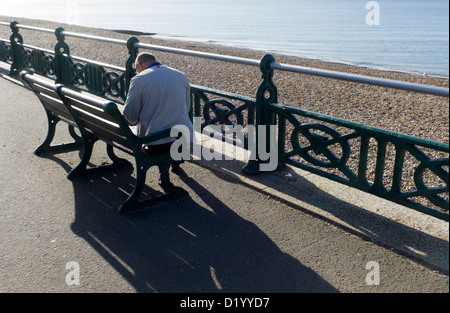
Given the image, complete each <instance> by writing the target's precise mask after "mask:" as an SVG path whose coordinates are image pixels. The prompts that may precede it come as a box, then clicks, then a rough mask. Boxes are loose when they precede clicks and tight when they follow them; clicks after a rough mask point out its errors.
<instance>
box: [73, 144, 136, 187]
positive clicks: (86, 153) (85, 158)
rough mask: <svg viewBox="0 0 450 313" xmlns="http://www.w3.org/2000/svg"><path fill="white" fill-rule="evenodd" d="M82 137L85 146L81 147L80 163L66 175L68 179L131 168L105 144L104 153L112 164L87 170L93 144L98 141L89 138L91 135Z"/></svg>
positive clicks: (126, 161) (129, 164) (112, 148)
mask: <svg viewBox="0 0 450 313" xmlns="http://www.w3.org/2000/svg"><path fill="white" fill-rule="evenodd" d="M84 137H85V141H84V142H85V144H84V146H83V151H82V156H81V161H80V163H79V164H78V165H77V166H76V167H75V168H74V169H72V170H71V171H70V172H69V173H68V174H67V177H68V178H69V179H73V178H75V177H79V176H82V175H86V174H95V173H99V172H102V171H105V170H112V169H115V168H121V167H126V166H133V164H131V163H130V162H129V161H128V160H125V159H122V158H119V157H118V156H117V155H116V154H115V153H114V147H112V146H110V145H108V144H107V145H106V152H107V153H108V156H109V158H110V159H111V160H112V162H113V163H112V164H106V165H100V166H97V167H92V168H87V166H88V164H89V160H90V159H91V156H92V151H93V147H94V144H95V142H96V141H97V140H98V139H97V138H96V137H95V136H91V135H85V136H84Z"/></svg>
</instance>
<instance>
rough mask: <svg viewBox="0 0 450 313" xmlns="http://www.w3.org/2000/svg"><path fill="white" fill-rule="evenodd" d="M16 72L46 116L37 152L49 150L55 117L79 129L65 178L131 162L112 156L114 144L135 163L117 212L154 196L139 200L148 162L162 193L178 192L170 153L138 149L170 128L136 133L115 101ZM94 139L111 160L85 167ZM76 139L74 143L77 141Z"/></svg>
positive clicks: (36, 76)
mask: <svg viewBox="0 0 450 313" xmlns="http://www.w3.org/2000/svg"><path fill="white" fill-rule="evenodd" d="M20 76H21V78H22V79H23V80H24V81H25V82H27V84H28V85H30V87H31V88H32V89H33V90H34V92H35V93H36V95H37V96H38V97H39V99H40V100H41V102H42V104H43V106H44V108H45V111H46V113H47V116H48V119H49V134H48V135H47V139H46V141H45V142H44V143H45V145H44V144H42V145H41V146H40V148H38V150H39V151H40V152H52V151H53V149H49V148H48V147H49V146H50V142H51V139H52V138H53V135H54V131H55V130H54V124H56V122H57V121H59V120H63V121H65V122H67V123H68V124H69V125H70V127H72V130H71V132H73V127H74V126H76V127H77V128H78V130H79V132H80V133H81V138H82V140H81V142H82V149H81V160H80V163H79V164H78V165H77V166H76V167H75V168H73V169H72V170H71V171H70V172H69V173H68V174H67V177H68V178H69V179H74V178H75V177H78V176H80V175H85V174H87V173H92V172H98V171H99V170H104V169H105V168H110V167H117V166H124V165H125V166H126V165H131V164H130V162H128V161H127V160H125V159H122V158H119V157H117V156H116V154H115V153H114V148H117V149H119V150H121V151H124V152H126V153H128V154H129V155H132V156H133V157H134V159H135V163H136V164H135V165H136V183H135V186H134V189H133V191H132V193H131V194H130V196H129V197H128V199H126V201H125V202H123V203H122V204H121V205H120V207H119V209H118V212H119V213H121V212H125V211H128V210H131V209H134V208H137V207H141V206H143V205H146V204H148V203H149V202H151V201H153V200H155V197H152V198H149V199H142V200H139V196H140V194H141V191H142V188H143V187H144V185H145V179H146V174H147V171H148V170H149V169H150V167H152V166H158V167H159V170H160V173H161V180H160V185H161V187H162V188H163V189H164V191H165V194H164V195H162V196H168V195H170V194H175V193H178V194H179V188H178V189H177V188H175V187H174V186H173V185H172V184H171V182H170V177H169V168H170V166H171V165H172V163H173V162H174V160H173V159H172V157H171V155H170V153H164V154H160V155H155V156H150V155H148V154H146V153H145V152H144V151H143V150H142V149H141V148H142V145H148V144H150V143H151V142H153V141H156V140H159V139H162V138H166V137H170V129H165V130H163V131H160V132H157V133H154V134H152V135H149V136H146V137H137V136H136V135H135V134H134V133H133V131H132V130H131V128H130V126H129V124H128V122H127V121H126V120H125V118H124V117H123V115H122V113H121V111H120V110H119V109H118V107H117V105H116V103H114V102H112V101H109V100H106V99H103V98H100V97H96V96H93V95H90V94H89V93H86V92H81V91H79V90H74V89H71V88H68V87H65V86H63V85H61V84H55V83H54V82H52V81H49V80H46V79H44V78H42V77H40V76H38V75H36V74H29V73H26V72H22V73H21V75H20ZM55 96H56V97H55ZM49 138H50V139H49ZM98 140H101V141H104V142H105V143H106V144H107V153H108V156H109V157H110V159H111V160H112V162H113V163H112V164H109V165H107V166H105V165H103V166H99V167H94V168H88V164H89V160H90V158H91V156H92V152H93V147H94V144H95V143H96V142H97V141H98ZM76 143H77V144H78V141H77V142H76ZM63 146H67V145H63ZM175 191H176V192H175ZM162 196H159V197H157V198H161V197H162Z"/></svg>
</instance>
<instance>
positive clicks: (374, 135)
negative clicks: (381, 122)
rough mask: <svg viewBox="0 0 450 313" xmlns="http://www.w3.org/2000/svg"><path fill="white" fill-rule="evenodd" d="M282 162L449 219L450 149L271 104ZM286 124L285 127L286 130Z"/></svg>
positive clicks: (414, 138)
mask: <svg viewBox="0 0 450 313" xmlns="http://www.w3.org/2000/svg"><path fill="white" fill-rule="evenodd" d="M271 108H272V110H273V111H274V112H275V113H276V114H277V118H278V121H279V126H280V127H279V130H278V131H279V138H286V139H285V141H284V142H282V143H280V144H279V145H278V147H279V148H280V149H281V150H280V151H279V158H280V160H281V162H282V163H286V164H290V165H293V166H296V167H299V168H302V169H305V170H308V171H310V172H313V173H316V174H319V175H321V176H325V177H327V178H330V179H332V180H335V181H338V182H340V183H344V184H346V185H349V186H352V187H355V188H358V189H360V190H363V191H366V192H369V193H371V194H374V195H377V196H380V197H382V198H385V199H388V200H391V201H394V202H397V203H400V204H402V205H405V206H408V207H410V208H413V209H416V210H419V211H421V212H424V213H427V214H430V215H433V216H436V217H438V218H441V219H444V220H447V221H448V219H449V215H448V214H449V186H448V182H449V147H448V145H446V144H443V143H439V142H434V141H429V140H424V139H422V138H417V137H412V136H408V135H404V134H399V133H395V132H390V131H387V130H383V129H378V128H375V127H369V126H365V125H362V124H358V123H354V122H350V121H346V120H342V119H338V118H334V117H329V116H324V115H321V114H317V113H313V112H309V111H305V110H301V109H297V108H291V107H286V106H282V105H278V104H272V105H271ZM282 125H283V126H282Z"/></svg>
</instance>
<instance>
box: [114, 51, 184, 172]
mask: <svg viewBox="0 0 450 313" xmlns="http://www.w3.org/2000/svg"><path fill="white" fill-rule="evenodd" d="M136 71H137V73H138V74H137V75H136V76H134V77H133V78H132V79H131V84H130V89H129V91H128V96H127V99H126V102H125V107H124V111H123V116H124V117H125V118H126V119H127V120H128V122H129V123H130V124H137V136H139V137H143V136H146V135H149V134H152V133H155V132H157V131H160V130H163V129H167V128H171V127H174V126H176V125H185V126H187V127H188V128H189V130H190V132H191V134H192V133H193V125H192V122H191V120H190V118H189V109H190V99H191V96H190V86H189V80H188V79H187V77H186V75H185V74H184V73H182V72H180V71H178V70H175V69H173V68H170V67H166V66H164V65H162V64H161V63H159V62H157V61H156V58H155V57H154V56H153V55H152V54H150V53H147V52H142V53H140V54H139V55H138V56H137V58H136ZM175 140H176V139H175V138H163V139H160V140H157V141H155V142H153V143H152V144H151V145H148V146H143V147H142V150H143V151H144V152H145V153H146V154H147V155H158V154H163V153H168V152H170V146H171V145H172V143H173V142H174V141H175ZM178 166H179V165H178V163H175V162H174V163H173V164H172V171H174V172H175V171H176V170H178ZM160 173H161V168H160Z"/></svg>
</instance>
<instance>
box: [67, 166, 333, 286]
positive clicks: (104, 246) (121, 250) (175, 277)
mask: <svg viewBox="0 0 450 313" xmlns="http://www.w3.org/2000/svg"><path fill="white" fill-rule="evenodd" d="M150 175H151V174H150ZM150 175H149V176H150ZM153 177H155V175H153ZM156 177H157V176H156ZM133 181H134V178H133V177H132V176H131V173H130V170H129V169H119V170H115V171H111V172H105V173H102V174H99V175H90V176H89V177H88V178H81V179H78V180H75V181H73V188H74V195H75V197H74V198H75V220H74V222H73V224H72V230H73V231H74V232H75V233H76V234H77V235H79V236H81V237H82V238H84V239H85V240H86V242H88V243H89V244H90V245H91V246H92V248H94V249H95V251H97V253H99V254H100V255H101V256H102V257H103V258H104V259H105V260H107V261H108V262H109V264H110V265H111V266H112V267H113V268H114V269H115V270H116V271H117V272H118V273H119V274H120V275H121V276H122V277H123V278H124V279H126V281H128V283H129V284H131V285H132V286H133V288H134V289H135V290H136V291H137V292H165V293H169V292H189V293H191V292H193V293H195V292H289V293H301V292H337V290H336V289H335V288H334V287H333V286H331V285H330V284H328V283H327V282H326V281H325V280H323V279H322V278H321V277H320V276H319V275H317V273H315V272H314V271H312V270H311V269H309V268H308V267H306V266H303V265H302V264H301V263H300V262H299V261H298V260H297V259H295V258H293V257H291V256H290V255H288V254H286V253H284V252H282V251H281V250H280V249H279V248H278V247H277V245H276V244H275V243H274V242H273V241H272V240H270V238H269V237H268V236H267V235H266V234H265V233H264V232H263V231H261V229H259V228H258V227H257V226H256V225H255V224H253V223H251V222H249V221H247V220H245V219H243V218H242V217H240V216H239V215H238V214H236V213H235V212H234V211H233V210H232V208H230V207H229V206H227V204H225V203H224V202H222V201H221V200H219V199H218V198H217V197H216V196H215V195H214V194H212V193H211V192H210V191H208V188H206V187H205V186H203V185H202V184H201V183H199V182H197V181H195V180H194V179H192V178H189V177H188V176H187V175H186V174H185V172H184V171H183V170H180V173H179V178H178V179H175V180H174V183H175V184H177V185H182V186H181V187H182V188H183V189H186V190H189V196H188V197H185V198H181V199H180V198H178V199H169V200H165V201H163V202H160V203H157V204H155V205H153V206H152V207H151V208H149V209H142V210H138V211H134V212H130V213H126V214H122V215H119V214H117V213H116V207H117V206H118V203H120V201H123V198H124V195H123V194H121V192H118V191H119V190H118V189H119V188H120V189H123V186H127V185H133ZM145 192H147V193H148V194H157V193H158V191H157V190H156V189H152V188H150V187H149V184H147V186H146V190H145Z"/></svg>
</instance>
